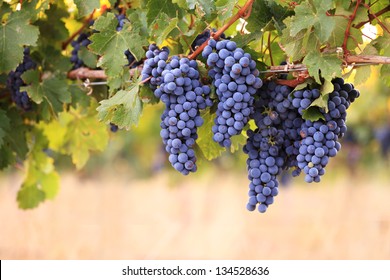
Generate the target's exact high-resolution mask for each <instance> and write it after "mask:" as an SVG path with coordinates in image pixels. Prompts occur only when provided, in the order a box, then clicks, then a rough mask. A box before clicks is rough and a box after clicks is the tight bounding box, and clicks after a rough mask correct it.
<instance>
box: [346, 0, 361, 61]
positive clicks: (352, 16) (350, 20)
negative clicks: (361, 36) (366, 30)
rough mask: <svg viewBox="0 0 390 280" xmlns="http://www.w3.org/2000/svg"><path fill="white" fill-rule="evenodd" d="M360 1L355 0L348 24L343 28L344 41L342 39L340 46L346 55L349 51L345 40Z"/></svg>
mask: <svg viewBox="0 0 390 280" xmlns="http://www.w3.org/2000/svg"><path fill="white" fill-rule="evenodd" d="M361 2H362V0H357V1H356V5H355V8H354V10H353V13H352V14H351V15H350V16H349V17H348V24H347V28H346V29H345V33H344V41H343V46H342V48H343V51H344V53H345V54H346V55H348V54H349V51H348V49H347V42H348V38H349V36H350V34H351V32H350V31H351V26H352V21H353V20H354V19H355V17H356V13H357V11H358V8H359V6H360V4H361Z"/></svg>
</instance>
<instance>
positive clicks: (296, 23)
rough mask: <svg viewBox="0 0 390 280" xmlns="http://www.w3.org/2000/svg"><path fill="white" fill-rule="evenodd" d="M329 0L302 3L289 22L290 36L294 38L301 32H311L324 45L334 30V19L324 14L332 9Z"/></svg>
mask: <svg viewBox="0 0 390 280" xmlns="http://www.w3.org/2000/svg"><path fill="white" fill-rule="evenodd" d="M332 7H333V4H332V1H331V0H312V1H307V2H302V3H301V4H300V5H298V6H297V7H296V8H295V16H294V17H293V19H292V22H291V29H290V36H291V37H295V36H296V35H297V34H298V33H299V32H300V31H302V30H311V29H312V28H313V27H314V33H315V34H316V35H317V36H318V38H319V41H320V42H321V43H324V42H325V41H326V40H328V39H329V37H330V35H331V33H332V31H333V29H334V28H335V21H334V17H331V16H327V14H326V12H327V11H328V10H330V9H332Z"/></svg>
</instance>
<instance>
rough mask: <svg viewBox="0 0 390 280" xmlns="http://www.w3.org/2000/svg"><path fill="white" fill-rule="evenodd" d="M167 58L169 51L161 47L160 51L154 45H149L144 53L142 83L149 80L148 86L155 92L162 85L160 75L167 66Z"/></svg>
mask: <svg viewBox="0 0 390 280" xmlns="http://www.w3.org/2000/svg"><path fill="white" fill-rule="evenodd" d="M168 57H169V49H168V48H167V47H163V48H162V49H161V50H160V49H159V48H158V47H157V46H156V45H155V44H151V45H150V46H149V48H148V51H147V52H146V60H145V62H144V67H143V68H142V71H141V76H142V80H143V81H145V80H147V79H150V80H149V82H148V84H149V86H150V88H151V89H152V90H155V89H156V88H157V87H158V86H159V85H161V83H162V77H161V74H162V72H163V71H164V69H165V66H166V65H167V64H166V61H167V60H168Z"/></svg>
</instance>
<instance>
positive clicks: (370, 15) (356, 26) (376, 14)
mask: <svg viewBox="0 0 390 280" xmlns="http://www.w3.org/2000/svg"><path fill="white" fill-rule="evenodd" d="M389 11H390V5H388V6H387V7H385V8H383V9H382V10H380V11H378V12H377V13H375V14H368V18H369V19H368V20H366V21H363V22H360V23H358V24H356V25H355V28H358V29H360V28H361V27H362V26H363V25H365V24H366V23H369V22H371V21H373V20H374V19H377V18H378V17H379V16H381V15H383V14H384V13H387V12H389Z"/></svg>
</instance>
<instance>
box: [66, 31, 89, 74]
mask: <svg viewBox="0 0 390 280" xmlns="http://www.w3.org/2000/svg"><path fill="white" fill-rule="evenodd" d="M89 35H90V33H85V32H83V33H80V35H79V36H78V37H77V39H76V40H73V41H72V42H71V46H72V47H73V49H72V52H71V57H70V62H71V63H72V64H73V68H72V69H73V70H74V69H78V68H80V67H83V66H84V65H85V64H84V61H83V60H82V59H81V58H80V57H79V52H80V49H81V47H87V46H88V45H89V44H90V43H91V41H90V40H89Z"/></svg>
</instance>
